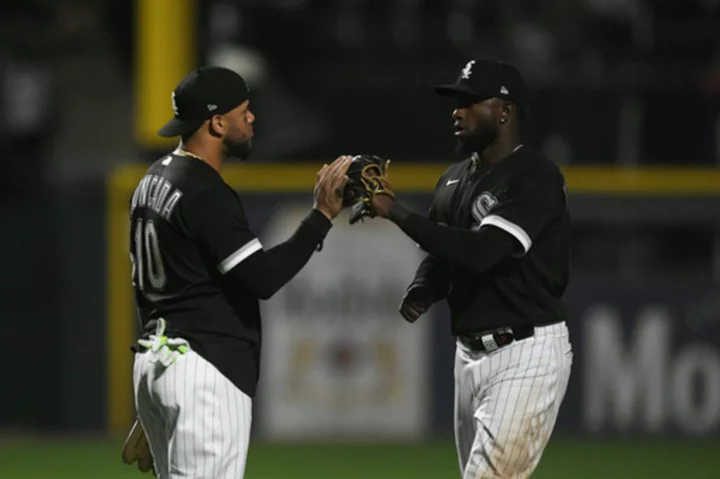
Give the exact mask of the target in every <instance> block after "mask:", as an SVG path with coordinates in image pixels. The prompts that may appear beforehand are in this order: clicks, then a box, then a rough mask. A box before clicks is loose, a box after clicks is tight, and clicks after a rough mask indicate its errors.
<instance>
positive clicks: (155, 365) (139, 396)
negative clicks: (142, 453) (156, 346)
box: [133, 350, 252, 479]
mask: <svg viewBox="0 0 720 479" xmlns="http://www.w3.org/2000/svg"><path fill="white" fill-rule="evenodd" d="M151 354H152V353H151V352H143V353H136V354H135V365H134V370H133V379H134V381H133V383H134V387H135V408H136V410H137V412H138V416H139V418H140V422H141V423H142V425H143V428H144V429H145V434H146V435H147V437H148V442H149V443H150V449H151V451H152V454H153V458H154V460H155V470H156V471H157V474H158V478H160V479H179V478H192V479H242V477H243V476H244V474H245V464H246V461H247V451H248V446H249V442H250V424H251V420H252V399H251V398H250V397H249V396H247V395H246V394H245V393H243V392H242V391H240V390H239V389H238V388H237V387H236V386H235V385H234V384H233V383H231V382H230V380H229V379H227V378H226V377H225V376H223V375H222V374H221V373H220V372H219V371H218V370H217V369H216V368H215V366H213V365H212V364H210V363H209V362H208V361H206V360H205V359H204V358H203V357H201V356H200V355H199V354H197V353H196V352H194V351H192V350H189V351H188V352H186V353H185V354H183V355H181V356H180V357H178V359H177V360H176V361H175V363H173V364H171V365H170V366H168V367H167V368H165V366H163V365H162V364H161V363H160V362H152V361H151Z"/></svg>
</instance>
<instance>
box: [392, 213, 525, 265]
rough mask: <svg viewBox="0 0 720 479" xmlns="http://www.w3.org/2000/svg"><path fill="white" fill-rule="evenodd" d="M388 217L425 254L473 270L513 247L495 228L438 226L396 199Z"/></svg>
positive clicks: (490, 262) (511, 249)
mask: <svg viewBox="0 0 720 479" xmlns="http://www.w3.org/2000/svg"><path fill="white" fill-rule="evenodd" d="M388 219H389V220H390V221H392V222H394V223H395V224H397V225H398V226H399V227H400V229H402V230H403V231H404V232H405V234H407V235H408V236H409V237H410V238H412V239H413V240H414V241H415V242H416V243H418V244H419V245H420V247H421V248H422V249H423V250H425V251H426V252H427V253H428V254H430V255H433V256H435V257H436V258H438V259H440V260H444V261H448V262H451V263H455V264H457V265H461V266H463V267H465V268H467V269H469V270H471V271H472V272H473V273H476V274H481V273H484V272H486V271H488V270H489V269H490V268H492V267H493V266H495V265H496V264H497V263H498V262H500V261H501V260H502V259H503V258H505V257H506V256H508V255H509V254H511V253H512V252H513V249H514V248H515V240H514V239H513V238H512V237H511V236H510V235H509V234H507V233H505V232H504V231H502V230H500V229H498V228H495V227H492V226H486V227H483V228H481V229H480V230H478V231H469V230H463V229H459V228H450V227H447V226H441V225H439V224H437V223H435V222H433V221H431V220H429V219H427V218H424V217H423V216H421V215H419V214H417V213H414V212H412V211H410V210H408V209H407V208H405V207H404V206H402V205H399V204H397V203H396V204H395V205H394V206H393V207H392V209H391V210H390V214H389V217H388Z"/></svg>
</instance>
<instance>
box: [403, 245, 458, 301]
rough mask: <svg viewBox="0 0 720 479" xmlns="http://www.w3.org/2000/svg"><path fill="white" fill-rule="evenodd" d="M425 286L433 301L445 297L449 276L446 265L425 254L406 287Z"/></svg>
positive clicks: (448, 286)
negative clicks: (430, 292)
mask: <svg viewBox="0 0 720 479" xmlns="http://www.w3.org/2000/svg"><path fill="white" fill-rule="evenodd" d="M414 286H425V287H427V288H428V289H429V290H430V291H432V300H433V302H436V301H440V300H441V299H443V298H445V297H446V296H447V294H448V291H449V289H450V277H449V274H448V268H447V265H446V264H444V263H443V262H442V261H440V260H439V259H438V258H436V257H435V256H433V255H430V254H429V255H427V256H426V257H425V259H424V260H423V261H422V263H420V266H418V269H417V272H416V273H415V278H414V279H413V281H412V283H410V286H408V289H410V288H412V287H414Z"/></svg>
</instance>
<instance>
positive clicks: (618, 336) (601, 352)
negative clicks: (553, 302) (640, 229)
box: [559, 279, 720, 437]
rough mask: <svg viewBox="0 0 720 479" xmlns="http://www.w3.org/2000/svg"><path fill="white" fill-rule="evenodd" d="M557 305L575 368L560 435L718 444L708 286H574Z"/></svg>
mask: <svg viewBox="0 0 720 479" xmlns="http://www.w3.org/2000/svg"><path fill="white" fill-rule="evenodd" d="M566 304H567V305H568V310H569V312H570V316H571V318H572V320H571V323H570V331H571V339H572V342H573V348H574V351H575V359H576V362H575V364H574V366H573V373H572V377H571V380H570V386H569V390H568V395H567V396H566V399H565V402H564V404H563V411H562V413H561V415H562V418H561V424H560V425H559V429H562V430H565V431H570V432H573V433H578V432H579V433H582V434H590V435H600V436H610V435H638V436H656V435H680V436H698V437H700V436H715V435H718V434H720V294H718V292H717V291H716V290H714V288H713V287H712V285H710V284H708V283H705V284H683V283H682V282H679V281H676V280H675V281H667V282H663V281H647V282H644V283H643V284H623V283H618V282H616V281H602V280H587V279H585V280H582V279H581V280H578V281H575V282H574V284H573V286H572V288H571V289H570V290H569V291H568V295H567V296H566Z"/></svg>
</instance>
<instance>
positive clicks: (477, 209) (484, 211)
mask: <svg viewBox="0 0 720 479" xmlns="http://www.w3.org/2000/svg"><path fill="white" fill-rule="evenodd" d="M497 204H498V200H497V198H495V196H493V194H492V193H490V192H488V191H485V192H483V193H480V195H478V197H477V198H475V201H473V205H472V208H471V209H470V214H471V215H472V217H473V222H472V226H471V227H470V229H471V230H473V231H475V230H478V229H480V223H482V220H483V219H484V218H485V217H486V216H487V215H488V214H489V213H490V210H492V209H493V208H494V207H495V205H497Z"/></svg>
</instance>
